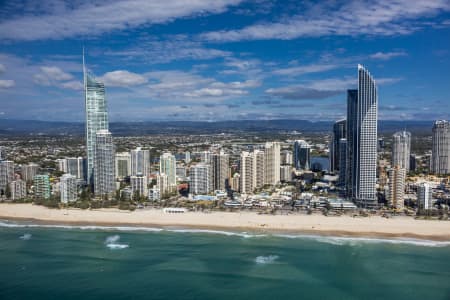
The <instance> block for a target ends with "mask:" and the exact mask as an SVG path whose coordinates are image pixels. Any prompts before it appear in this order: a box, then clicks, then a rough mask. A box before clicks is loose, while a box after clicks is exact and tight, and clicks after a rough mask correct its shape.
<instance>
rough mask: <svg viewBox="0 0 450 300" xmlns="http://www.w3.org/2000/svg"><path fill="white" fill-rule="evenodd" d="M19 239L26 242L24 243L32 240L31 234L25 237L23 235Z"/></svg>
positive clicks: (26, 234)
mask: <svg viewBox="0 0 450 300" xmlns="http://www.w3.org/2000/svg"><path fill="white" fill-rule="evenodd" d="M19 239H21V240H24V241H26V240H29V239H31V233H25V234H24V235H21V236H20V237H19Z"/></svg>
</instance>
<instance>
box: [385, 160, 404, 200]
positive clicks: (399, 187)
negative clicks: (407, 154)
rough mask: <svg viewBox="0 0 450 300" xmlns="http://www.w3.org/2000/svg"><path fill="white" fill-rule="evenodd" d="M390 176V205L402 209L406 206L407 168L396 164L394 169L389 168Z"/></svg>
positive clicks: (388, 198)
mask: <svg viewBox="0 0 450 300" xmlns="http://www.w3.org/2000/svg"><path fill="white" fill-rule="evenodd" d="M388 176H389V192H388V194H387V196H388V197H387V201H388V205H389V206H390V207H393V208H396V209H402V208H404V196H405V178H406V170H405V169H404V168H401V167H400V166H398V165H396V166H395V167H393V168H392V169H390V170H388Z"/></svg>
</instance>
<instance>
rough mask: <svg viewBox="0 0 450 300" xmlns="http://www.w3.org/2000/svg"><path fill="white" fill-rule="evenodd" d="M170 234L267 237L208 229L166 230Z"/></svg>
mask: <svg viewBox="0 0 450 300" xmlns="http://www.w3.org/2000/svg"><path fill="white" fill-rule="evenodd" d="M165 230H166V231H169V232H178V233H207V234H221V235H226V236H239V237H243V238H255V237H265V236H267V235H266V234H250V233H247V232H233V231H224V230H208V229H165Z"/></svg>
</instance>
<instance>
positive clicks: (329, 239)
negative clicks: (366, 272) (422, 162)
mask: <svg viewBox="0 0 450 300" xmlns="http://www.w3.org/2000/svg"><path fill="white" fill-rule="evenodd" d="M276 236H277V237H283V238H290V239H311V240H315V241H318V242H321V243H326V244H332V245H338V246H342V245H350V246H358V245H361V244H380V243H387V244H400V245H401V244H407V245H415V246H424V247H447V246H450V241H449V242H444V241H431V240H422V239H411V238H364V237H335V236H321V235H288V234H277V235H276Z"/></svg>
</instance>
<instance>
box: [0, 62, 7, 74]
mask: <svg viewBox="0 0 450 300" xmlns="http://www.w3.org/2000/svg"><path fill="white" fill-rule="evenodd" d="M5 71H6V67H5V66H4V65H2V64H0V74H1V73H5Z"/></svg>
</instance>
